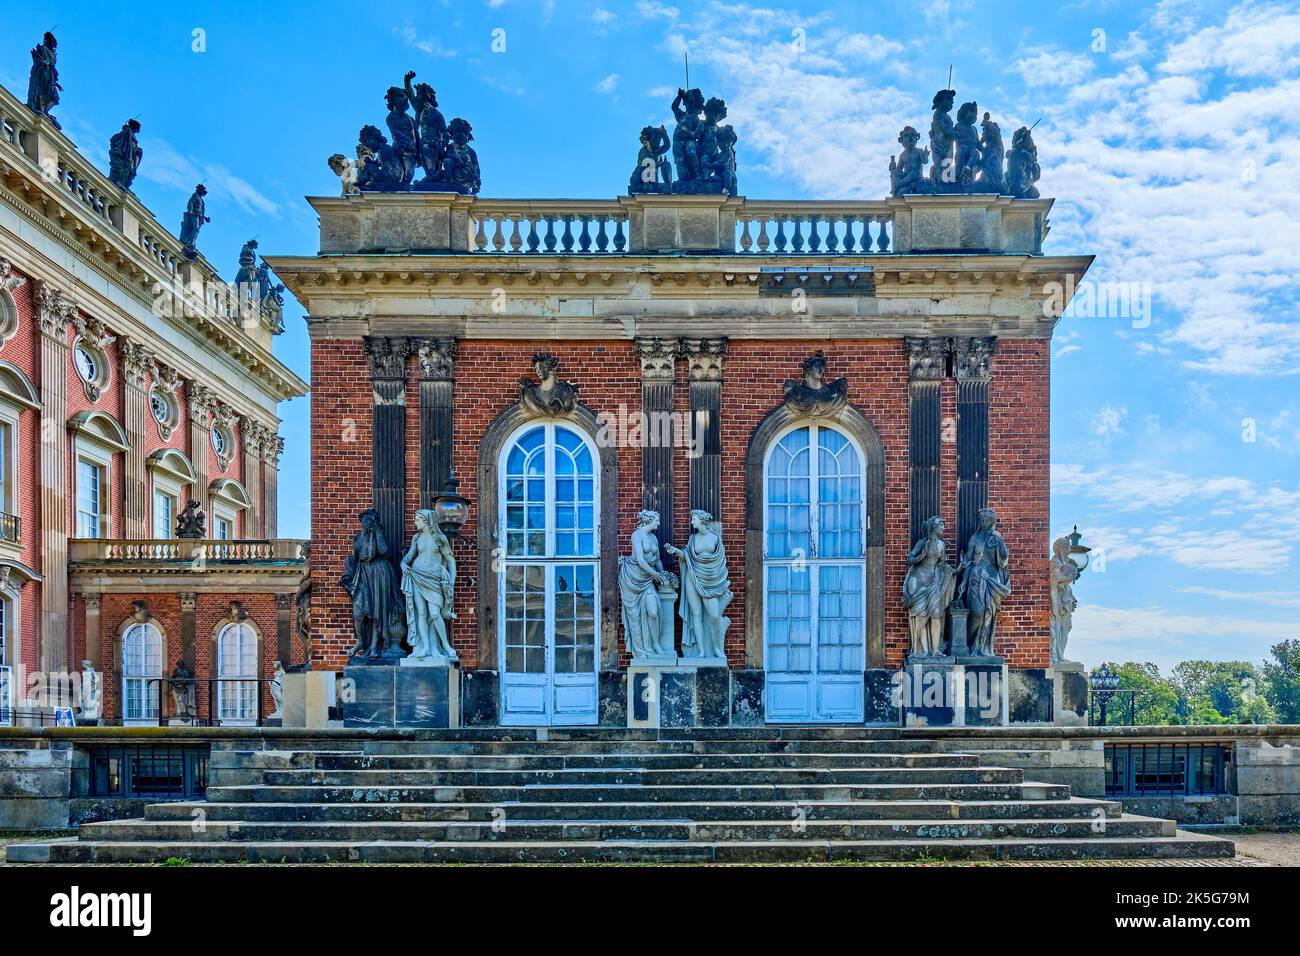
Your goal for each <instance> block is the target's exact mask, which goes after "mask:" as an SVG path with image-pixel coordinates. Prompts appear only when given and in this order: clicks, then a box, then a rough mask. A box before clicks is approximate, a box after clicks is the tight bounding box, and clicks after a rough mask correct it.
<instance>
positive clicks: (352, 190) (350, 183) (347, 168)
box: [326, 153, 361, 196]
mask: <svg viewBox="0 0 1300 956" xmlns="http://www.w3.org/2000/svg"><path fill="white" fill-rule="evenodd" d="M326 162H328V163H329V167H330V169H331V170H332V171H333V172H334V175H335V176H337V177H338V178H339V179H340V180H341V187H342V192H340V193H339V195H341V196H356V195H358V194H359V193H360V192H361V190H360V189H358V188H357V164H356V163H355V162H353V161H352V160H350V159H348V158H347V157H346V156H344V155H343V154H342V153H335V154H334V155H333V156H331V157H330V158H329V159H328V160H326Z"/></svg>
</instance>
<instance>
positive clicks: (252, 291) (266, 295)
mask: <svg viewBox="0 0 1300 956" xmlns="http://www.w3.org/2000/svg"><path fill="white" fill-rule="evenodd" d="M235 286H236V287H237V288H238V289H239V291H240V294H241V295H244V296H247V297H248V298H250V299H252V300H253V301H255V302H257V303H258V305H260V306H269V305H272V304H274V305H284V296H283V295H282V293H283V292H284V286H282V285H279V284H277V283H275V282H272V281H271V267H270V266H268V265H267V264H266V263H265V262H262V263H260V264H259V263H258V261H257V240H256V239H249V240H248V242H246V243H244V246H243V248H242V249H240V250H239V271H238V272H236V273H235Z"/></svg>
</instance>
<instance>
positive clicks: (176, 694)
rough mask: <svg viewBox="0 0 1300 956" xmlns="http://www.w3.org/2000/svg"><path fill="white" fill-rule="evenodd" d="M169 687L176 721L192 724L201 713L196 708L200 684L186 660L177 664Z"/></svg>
mask: <svg viewBox="0 0 1300 956" xmlns="http://www.w3.org/2000/svg"><path fill="white" fill-rule="evenodd" d="M168 685H169V686H168V689H169V690H170V691H171V695H172V709H173V711H174V712H175V716H176V719H177V720H183V721H186V722H187V723H192V722H193V721H194V720H195V719H196V718H197V717H198V713H199V712H198V707H197V706H196V698H197V697H198V693H197V691H198V684H197V683H196V682H195V679H194V671H192V670H190V668H189V667H188V666H187V665H186V663H185V658H183V657H182V658H181V659H180V660H178V661H177V662H176V669H175V670H173V671H172V672H171V675H170V676H169V678H168Z"/></svg>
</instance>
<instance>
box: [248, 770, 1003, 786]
mask: <svg viewBox="0 0 1300 956" xmlns="http://www.w3.org/2000/svg"><path fill="white" fill-rule="evenodd" d="M263 779H264V782H265V783H266V785H267V786H271V787H301V786H323V787H529V786H533V785H535V784H546V785H553V786H555V785H562V784H573V785H583V786H600V785H617V786H643V787H653V786H740V785H744V786H758V785H759V784H765V783H766V784H775V785H777V786H793V785H796V784H827V785H828V784H837V783H838V784H920V785H931V784H965V783H1020V782H1021V780H1023V779H1024V771H1022V770H1013V769H1006V768H995V767H913V768H904V769H895V768H890V769H873V768H866V769H857V768H852V767H779V768H765V769H749V768H742V769H737V768H729V769H726V770H708V769H702V770H697V769H694V768H689V767H688V768H683V769H677V770H642V769H640V768H637V767H632V768H624V769H606V770H600V769H587V770H268V771H266V772H265V773H264V774H263Z"/></svg>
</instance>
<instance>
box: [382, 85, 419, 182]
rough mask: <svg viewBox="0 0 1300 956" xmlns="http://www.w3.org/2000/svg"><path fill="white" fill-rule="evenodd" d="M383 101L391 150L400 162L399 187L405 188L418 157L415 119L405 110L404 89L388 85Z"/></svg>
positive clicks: (413, 174)
mask: <svg viewBox="0 0 1300 956" xmlns="http://www.w3.org/2000/svg"><path fill="white" fill-rule="evenodd" d="M384 103H385V104H386V105H387V106H388V117H387V119H386V120H385V122H386V123H387V125H388V135H389V136H391V137H392V140H393V152H394V153H396V154H397V159H398V161H399V162H400V163H401V169H402V174H401V176H400V182H401V188H403V189H405V188H406V187H408V186H410V185H411V180H412V179H413V178H414V177H415V164H416V161H417V160H418V159H419V155H418V153H419V146H418V139H419V138H418V134H417V133H416V129H415V120H414V119H412V118H411V114H410V113H408V112H406V110H407V107H409V106H410V100H408V99H407V98H406V91H405V90H403V89H401V88H400V87H397V86H390V87H389V88H388V92H387V93H385V94H384Z"/></svg>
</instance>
